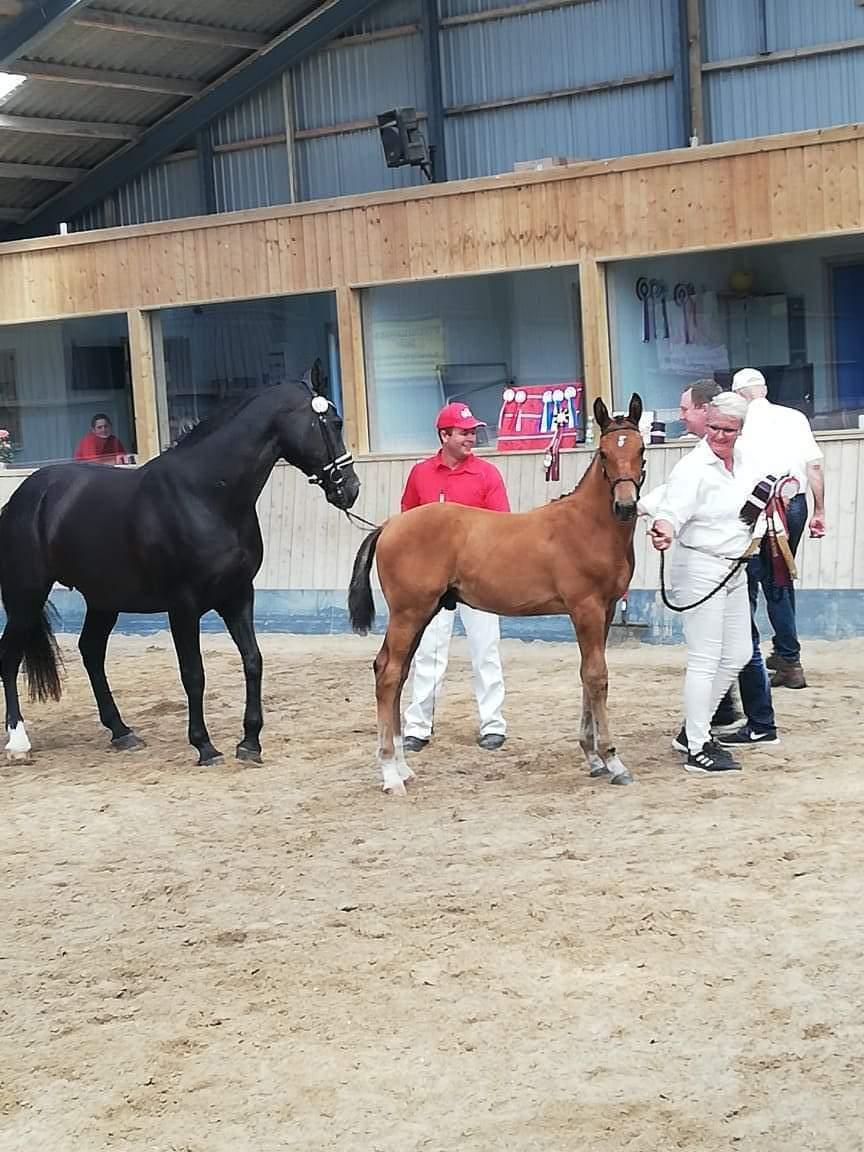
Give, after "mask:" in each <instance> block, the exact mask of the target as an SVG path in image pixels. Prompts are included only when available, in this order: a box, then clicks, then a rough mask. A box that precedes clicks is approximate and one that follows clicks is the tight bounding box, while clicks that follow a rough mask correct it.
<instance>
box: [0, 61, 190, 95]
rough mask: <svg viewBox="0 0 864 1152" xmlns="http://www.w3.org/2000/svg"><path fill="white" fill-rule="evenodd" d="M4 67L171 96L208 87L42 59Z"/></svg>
mask: <svg viewBox="0 0 864 1152" xmlns="http://www.w3.org/2000/svg"><path fill="white" fill-rule="evenodd" d="M5 71H6V72H11V73H12V75H14V76H28V77H29V78H30V79H31V80H50V81H57V82H58V83H60V84H86V85H89V86H91V87H93V88H125V89H127V90H129V91H132V92H164V93H167V94H169V95H171V96H197V95H198V94H199V93H200V92H203V91H204V88H205V85H204V84H202V83H200V82H199V81H198V80H176V79H174V77H172V76H146V75H144V74H143V73H138V72H113V71H110V70H109V69H107V68H75V67H73V66H72V65H70V64H45V63H43V62H42V61H41V60H16V61H15V62H14V64H7V65H6V67H5Z"/></svg>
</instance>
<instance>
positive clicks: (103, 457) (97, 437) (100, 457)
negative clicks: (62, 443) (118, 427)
mask: <svg viewBox="0 0 864 1152" xmlns="http://www.w3.org/2000/svg"><path fill="white" fill-rule="evenodd" d="M125 455H126V449H125V448H124V447H123V442H122V441H121V440H118V439H117V437H116V436H115V435H114V432H113V430H112V428H111V421H110V419H109V418H108V417H107V416H106V415H105V413H104V412H97V413H96V415H95V416H94V417H93V419H92V420H91V421H90V431H89V432H87V433H86V434H85V435H84V436H82V437H81V439H80V440H79V441H78V446H77V448H76V449H75V459H76V460H96V461H98V462H99V463H100V464H119V463H120V461H121V459H122V458H123V457H124V456H125Z"/></svg>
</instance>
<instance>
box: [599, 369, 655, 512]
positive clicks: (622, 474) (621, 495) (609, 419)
mask: <svg viewBox="0 0 864 1152" xmlns="http://www.w3.org/2000/svg"><path fill="white" fill-rule="evenodd" d="M641 416H642V399H641V397H640V396H639V395H638V393H636V392H634V393H633V395H632V396H631V397H630V408H629V409H628V411H627V415H626V416H610V415H609V409H608V408H607V407H606V405H605V404H604V403H603V401H602V400H601V399H600V398H599V397H598V398H597V399H596V400H595V401H594V419H595V420H596V421H597V427H598V428H599V429H600V441H599V444H598V447H597V455H598V458H599V460H600V467H601V468H602V469H603V474H604V476H605V477H606V479H607V480H608V482H609V487H610V488H611V490H612V511H613V512H614V513H615V516H616V517H617V518H618V519H619V520H633V519H635V517H636V505H637V502H638V500H639V492H640V490H641V488H642V483H643V481H644V479H645V445H644V443H643V441H642V434H641V432H640V431H639V420H640V418H641Z"/></svg>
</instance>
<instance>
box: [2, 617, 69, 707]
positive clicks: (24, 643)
mask: <svg viewBox="0 0 864 1152" xmlns="http://www.w3.org/2000/svg"><path fill="white" fill-rule="evenodd" d="M52 617H53V618H56V617H57V610H56V609H55V608H54V606H53V604H46V605H45V608H44V609H43V611H42V612H41V613H40V615H39V617H38V618H37V619H36V620H35V621H34V622H33V623H30V624H27V625H24V626H22V625H20V624H12V625H10V626H7V627H9V630H10V631H12V633H13V635H14V637H15V639H16V640H17V642H18V644H20V645H21V647H23V649H24V671H25V673H26V675H27V687H28V689H29V692H30V699H31V700H41V701H43V702H44V701H46V700H59V699H60V696H61V695H62V692H63V685H62V683H61V680H60V668H61V667H62V663H63V662H62V659H61V657H60V653H59V651H58V649H57V640H56V639H55V636H54V628H53V626H52ZM8 634H9V633H8V632H7V635H8ZM7 643H8V641H6V642H4V641H3V640H0V666H2V664H3V656H4V648H5V647H6V644H7ZM19 651H20V649H19Z"/></svg>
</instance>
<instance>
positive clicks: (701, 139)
mask: <svg viewBox="0 0 864 1152" xmlns="http://www.w3.org/2000/svg"><path fill="white" fill-rule="evenodd" d="M701 9H702V5H701V2H700V0H687V9H686V11H687V62H688V73H689V83H690V139H691V141H694V139H695V142H696V143H697V144H704V143H706V141H705V118H704V107H703V99H702V14H701Z"/></svg>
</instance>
